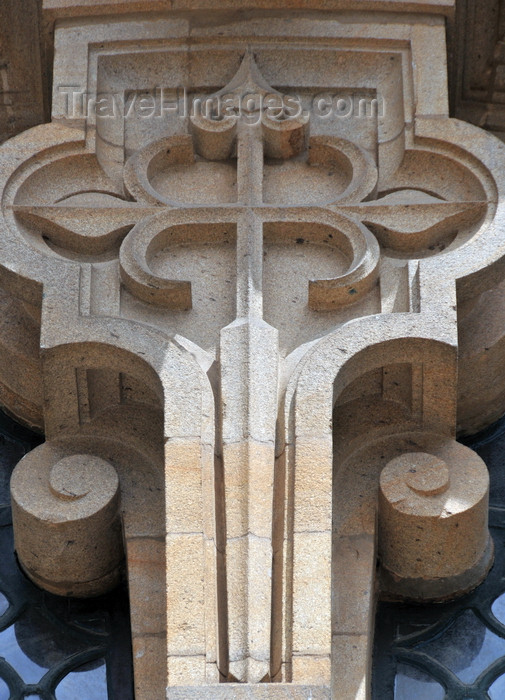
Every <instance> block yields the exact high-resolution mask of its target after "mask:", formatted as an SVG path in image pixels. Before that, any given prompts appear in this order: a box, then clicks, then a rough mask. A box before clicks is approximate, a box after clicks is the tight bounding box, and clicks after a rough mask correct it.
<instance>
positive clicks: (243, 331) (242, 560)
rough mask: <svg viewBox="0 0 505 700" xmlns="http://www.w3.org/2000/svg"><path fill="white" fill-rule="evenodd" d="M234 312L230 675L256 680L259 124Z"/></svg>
mask: <svg viewBox="0 0 505 700" xmlns="http://www.w3.org/2000/svg"><path fill="white" fill-rule="evenodd" d="M237 158H238V192H239V199H240V201H241V203H242V204H244V205H245V208H244V211H243V214H242V215H241V218H240V219H239V221H238V227H237V316H238V318H237V319H236V320H235V321H234V322H233V323H231V324H230V325H229V326H227V327H226V328H223V330H222V331H221V342H220V367H221V412H222V449H223V461H224V480H225V504H226V506H225V507H226V537H227V540H226V572H227V573H226V581H227V598H228V642H229V674H230V676H231V677H233V678H234V679H236V680H237V681H240V682H248V683H258V682H260V681H262V680H268V679H269V675H270V618H271V600H272V579H271V570H272V505H273V503H272V499H273V479H274V460H275V424H276V417H277V384H278V334H277V331H276V329H274V328H272V327H271V326H269V325H268V324H267V323H266V322H265V321H263V319H262V317H261V315H262V293H261V283H262V262H263V231H262V223H261V220H260V219H259V218H258V217H257V216H256V215H255V214H254V211H253V209H251V208H250V207H251V206H253V205H255V204H259V203H260V202H261V186H262V177H263V168H262V165H263V149H262V140H261V126H260V125H257V126H251V125H249V124H247V123H245V124H241V125H240V127H239V132H238V144H237Z"/></svg>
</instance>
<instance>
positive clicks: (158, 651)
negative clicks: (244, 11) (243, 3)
mask: <svg viewBox="0 0 505 700" xmlns="http://www.w3.org/2000/svg"><path fill="white" fill-rule="evenodd" d="M418 5H419V3H418ZM420 5H423V3H420ZM382 9H383V8H382ZM422 9H424V10H426V9H429V8H427V7H424V5H423V8H422ZM191 17H192V16H191ZM191 17H190V16H188V17H186V16H184V17H182V16H177V17H175V16H173V17H172V16H170V14H167V15H166V16H165V15H164V16H158V15H153V16H152V17H151V16H150V15H149V13H148V12H147V11H146V14H145V16H143V20H144V21H143V22H142V23H138V22H136V21H135V18H134V17H132V16H130V15H125V16H124V17H123V18H120V17H118V18H116V19H114V20H113V21H110V22H100V21H98V20H94V21H88V20H86V19H83V20H82V21H76V22H74V23H68V24H66V23H62V24H61V25H59V26H58V27H57V30H56V49H57V51H56V60H55V72H54V96H53V122H52V123H51V124H48V125H44V126H41V127H36V128H35V129H33V130H30V131H28V132H25V133H24V134H22V135H20V136H18V137H16V138H15V139H13V140H11V141H9V142H7V143H6V144H5V145H4V146H3V147H2V150H1V152H0V164H1V168H0V173H1V177H2V182H1V186H2V220H1V235H0V250H1V266H0V286H1V289H2V304H3V306H4V308H5V310H6V314H7V318H9V319H10V323H9V324H4V325H3V326H2V327H0V352H1V354H2V358H3V360H4V362H3V363H2V367H1V368H0V399H1V400H2V402H3V404H4V405H6V406H7V408H8V409H9V410H10V411H11V412H13V413H14V414H16V415H17V416H18V417H19V418H20V419H22V420H24V421H25V422H27V423H30V424H31V425H36V426H38V427H40V428H43V429H44V431H45V434H46V443H45V444H44V445H42V446H40V447H38V448H36V450H34V451H33V452H32V453H31V454H30V455H28V456H27V457H25V458H24V459H23V460H22V461H21V462H20V464H19V465H18V467H17V469H16V473H15V476H14V479H13V483H12V497H13V503H14V516H15V521H14V525H15V533H16V547H17V551H18V555H19V557H20V561H21V563H22V565H23V566H24V568H25V570H26V572H27V573H28V575H29V576H31V577H32V578H33V580H35V581H36V582H37V583H38V584H39V585H43V586H46V587H47V588H48V589H49V590H53V591H56V592H59V593H63V594H67V595H72V594H74V595H75V594H76V593H78V594H83V593H84V594H88V595H92V594H94V593H96V592H97V591H98V590H103V589H104V588H106V587H109V586H110V585H112V583H113V582H114V581H117V578H118V575H119V560H120V557H121V555H122V549H121V548H122V546H123V544H124V551H125V556H126V567H127V575H128V582H129V590H130V599H131V608H132V633H133V643H134V659H135V678H136V693H137V698H138V700H143V699H147V698H153V699H156V700H159V698H161V697H163V696H164V695H165V689H166V694H167V697H168V698H170V699H172V698H179V697H181V698H182V697H184V698H185V699H186V698H190V697H200V698H208V697H216V698H218V697H223V698H225V697H234V698H240V697H258V698H260V697H290V698H291V697H292V698H296V697H304V698H305V697H307V696H308V695H307V693H308V694H309V696H311V697H313V698H314V700H315V698H323V697H324V698H329V697H333V698H335V699H338V700H346V699H347V698H349V699H350V698H358V697H366V696H367V692H368V690H367V689H368V687H369V678H368V668H369V658H370V647H371V640H372V626H373V620H372V613H373V609H374V600H375V596H376V590H377V588H379V587H380V588H381V590H382V592H383V594H385V595H390V596H400V597H401V596H407V597H410V598H417V599H443V598H446V597H450V596H452V595H456V594H459V593H461V592H462V591H464V590H468V589H470V588H471V587H473V586H475V585H477V583H478V582H479V581H480V580H481V579H482V578H483V576H484V575H485V574H486V572H487V570H488V568H489V566H490V564H491V561H492V543H491V541H490V540H489V536H488V532H487V510H486V509H487V472H486V470H485V467H484V465H483V463H482V462H481V461H480V460H479V459H478V458H477V457H476V455H474V454H473V453H471V451H470V450H468V449H467V448H462V447H461V446H458V445H457V444H456V443H455V440H454V438H455V432H456V426H457V417H456V410H457V403H458V391H459V394H460V396H461V397H462V401H461V402H460V405H461V406H462V407H463V410H460V416H459V422H460V426H461V427H462V428H463V429H464V430H473V429H475V427H480V426H477V423H476V421H478V420H479V418H478V417H477V416H478V414H479V412H480V414H481V415H482V416H483V418H482V421H483V422H486V421H488V420H490V419H492V417H493V416H494V415H495V414H499V413H502V412H503V410H504V409H505V401H503V400H502V398H501V397H502V395H503V390H504V389H505V387H504V386H503V384H504V377H503V376H500V377H498V378H497V377H492V381H493V382H497V383H498V384H497V386H496V390H495V391H494V392H492V393H489V394H488V395H490V396H491V397H492V398H491V400H490V401H489V402H488V403H487V404H486V403H485V402H483V401H482V396H483V395H484V394H485V393H486V392H485V391H483V389H482V386H481V387H480V388H478V389H477V390H476V391H475V397H476V398H475V400H473V399H472V395H473V393H474V380H473V376H472V375H473V374H474V368H475V366H479V365H481V364H482V362H484V357H486V353H488V355H487V356H488V357H489V356H491V357H495V358H496V357H500V353H501V346H502V334H501V332H500V331H499V330H496V332H495V335H494V339H493V341H492V342H491V343H490V344H489V345H488V346H487V347H486V350H485V351H484V349H482V348H480V347H479V346H478V343H477V344H476V346H475V343H474V346H473V347H474V349H473V350H472V347H471V342H469V341H465V340H464V338H465V337H471V336H472V329H473V328H477V329H478V324H477V322H476V318H475V310H476V309H478V308H479V307H480V305H485V304H486V299H488V298H489V295H493V294H494V296H491V298H492V304H493V305H494V306H493V310H494V312H495V316H496V317H497V318H499V317H500V314H501V313H502V311H501V309H502V304H501V296H499V295H497V294H496V290H499V289H501V287H500V285H501V284H502V279H503V259H504V253H505V246H504V243H503V234H502V227H503V223H502V219H503V213H502V207H503V203H502V191H503V188H504V182H503V175H502V172H501V164H502V163H505V150H504V148H505V147H504V146H503V145H501V144H500V143H498V142H497V141H495V140H494V139H493V138H492V137H490V136H488V135H486V134H484V133H482V132H481V131H479V130H478V129H476V128H474V127H470V126H468V125H466V124H464V123H462V122H458V121H455V120H450V119H449V118H448V115H447V100H446V93H447V88H446V81H445V75H444V72H443V66H444V61H445V43H444V25H443V20H442V19H441V18H440V17H435V16H434V15H419V16H416V15H411V14H405V15H401V14H399V15H394V16H391V17H389V19H390V20H391V21H390V22H389V23H383V22H382V21H379V19H378V18H375V20H374V19H373V18H372V20H371V19H370V16H368V15H367V14H366V13H359V12H357V13H356V14H354V15H352V16H348V15H345V14H344V15H343V14H339V13H335V14H334V15H333V14H332V15H331V16H329V15H326V14H325V15H324V16H323V15H321V16H319V15H317V14H316V15H307V16H293V17H291V16H289V15H286V16H282V15H281V16H276V17H269V18H265V17H262V16H258V17H254V18H249V19H247V18H245V19H244V18H242V17H239V16H235V15H233V16H228V17H219V21H218V20H216V22H214V23H212V24H208V25H205V26H204V25H198V23H196V24H195V23H194V22H192V19H191ZM161 81H163V85H165V86H166V87H167V89H168V90H169V93H170V95H171V96H172V97H173V99H174V100H175V101H176V102H175V103H174V104H175V105H176V106H177V110H179V111H178V112H177V114H176V115H174V116H173V118H171V119H165V120H159V121H155V117H154V116H153V115H151V117H152V118H151V119H145V120H143V118H142V114H140V115H139V114H133V116H131V115H129V116H126V115H125V114H120V115H117V114H115V113H113V112H112V113H108V112H106V113H105V114H101V113H100V110H99V109H96V110H95V111H94V112H93V111H92V112H91V113H89V112H88V111H85V112H80V111H79V110H80V109H81V108H82V106H83V105H84V103H85V101H82V100H78V101H77V113H76V107H75V104H76V103H75V101H73V98H72V99H69V94H73V95H75V94H85V95H86V97H87V98H88V100H89V99H94V100H95V102H94V104H95V107H97V105H99V103H100V100H101V99H102V100H103V99H104V97H103V96H104V95H105V96H107V95H109V96H110V95H115V96H116V97H117V95H120V96H122V100H123V106H125V105H127V104H130V106H131V104H134V103H135V101H136V99H137V98H138V99H139V100H140V99H147V97H146V96H151V97H152V104H153V105H154V107H155V108H157V106H159V105H157V100H158V101H159V100H162V99H164V98H163V97H162V96H161V97H160V95H159V94H158V93H157V92H156V91H153V90H152V87H153V84H155V83H156V82H158V83H159V84H162V83H161ZM69 85H70V86H74V87H72V88H69ZM181 85H183V86H184V89H185V91H186V92H185V93H184V100H186V99H187V98H188V96H189V103H190V105H191V106H193V105H195V104H199V105H200V108H199V109H196V111H193V110H192V109H187V104H186V103H185V102H184V104H183V103H181V97H180V87H181ZM76 86H78V87H76ZM222 86H225V87H222ZM72 91H73V92H72ZM132 95H133V96H134V97H135V99H133V98H132V97H131V96H132ZM248 96H252V98H251V99H249V97H248ZM293 96H296V97H297V99H299V101H298V102H297V101H296V100H295V99H294V98H293ZM349 96H352V98H353V99H354V100H356V101H357V102H358V107H359V105H360V104H361V105H363V104H364V105H365V114H364V115H363V114H362V115H361V116H360V112H359V109H358V112H357V114H353V118H352V119H351V118H348V119H347V120H343V119H340V120H339V119H338V115H337V114H336V113H335V111H333V112H331V110H334V109H335V107H334V105H336V104H337V103H338V99H344V100H345V98H346V97H349ZM378 97H379V98H380V100H378V99H377V98H378ZM253 98H254V99H253ZM360 100H361V102H360ZM223 102H225V103H226V104H225V106H226V110H225V113H224V114H222V113H220V112H219V111H218V107H219V108H222V106H223ZM86 104H87V105H88V106H89V101H88V102H86ZM69 105H70V106H71V107H72V114H70V113H69V111H68V110H69ZM202 105H203V106H202ZM144 106H145V105H144ZM297 106H298V107H299V109H295V107H297ZM322 107H324V108H325V110H326V111H328V110H330V115H329V116H330V117H331V118H328V114H322V111H323V110H322ZM367 107H368V112H366V108H367ZM379 107H380V109H379ZM13 327H14V328H15V329H16V330H15V332H13V331H12V328H13ZM488 332H489V331H488ZM458 334H459V339H458ZM461 339H463V340H461ZM458 343H460V346H459V352H460V353H461V354H462V355H463V356H465V357H466V358H467V359H466V364H463V365H462V366H461V371H460V377H459V380H458V376H457V369H458ZM465 353H466V355H465ZM13 369H15V370H16V371H17V373H18V374H19V375H20V379H19V380H16V383H14V382H13V379H12V377H13V372H12V370H13ZM27 380H28V381H27ZM458 381H459V384H458ZM465 397H466V398H465ZM462 474H468V475H469V476H468V478H467V479H462ZM117 479H119V490H120V498H121V503H119V499H118V497H117V491H116V490H115V489H114V488H113V485H114V484H116V481H117ZM472 479H473V480H474V481H473V482H472ZM102 482H103V486H100V484H101V483H102ZM379 484H380V493H379ZM32 485H36V488H32ZM476 485H477V486H476ZM477 487H478V488H477ZM106 495H107V498H106ZM451 498H452V499H453V500H454V501H455V503H454V505H453V506H451ZM104 499H105V501H106V503H104ZM46 502H47V509H46V508H45V504H46ZM42 506H44V508H42ZM451 508H452V509H451ZM378 511H379V512H378ZM119 517H120V518H121V521H122V524H123V531H124V537H123V538H122V539H123V542H121V538H119V537H117V539H116V540H112V539H111V534H110V533H111V532H114V533H116V534H117V532H118V527H117V526H118V523H119V520H118V518H119ZM377 522H378V524H377ZM37 523H39V525H37ZM416 524H418V525H419V527H420V528H422V530H423V533H424V534H423V536H422V537H419V538H418V539H419V542H420V544H416V542H417V538H415V537H414V538H413V539H414V542H412V541H411V539H412V538H406V537H405V533H406V532H407V529H406V528H407V525H408V526H409V527H412V528H414V529H415V528H416V527H417V525H416ZM111 528H112V529H111ZM456 528H461V529H460V531H459V533H458V534H457V535H456V534H454V533H455V531H456ZM35 532H38V535H37V536H35V535H34V534H33V533H35ZM45 532H50V533H51V538H48V537H46V536H42V533H45ZM69 533H70V534H69ZM465 533H466V534H465ZM470 534H471V535H472V536H473V540H472V543H471V546H470V545H469V538H470ZM39 535H40V536H39ZM402 537H403V539H402ZM448 541H449V542H452V543H453V545H452V548H451V554H452V555H454V556H453V557H452V558H451V557H449V556H448V550H447V549H446V550H444V554H440V553H439V552H440V547H442V543H443V544H445V545H447V542H448ZM111 542H116V545H115V546H111ZM377 542H378V543H379V544H378V546H379V550H378V551H377ZM93 547H96V548H97V552H98V554H97V556H96V557H94V556H93V553H92V552H91V551H90V550H91V549H92V548H93ZM377 556H379V559H380V560H381V561H382V563H383V567H382V572H381V575H380V577H379V578H377V577H376V576H375V568H376V560H377ZM437 557H442V559H443V561H440V560H439V559H437ZM38 560H40V562H41V564H40V565H39V564H38ZM84 562H85V563H86V566H83V563H84ZM93 567H95V568H93ZM238 684H240V685H238ZM247 693H252V695H247Z"/></svg>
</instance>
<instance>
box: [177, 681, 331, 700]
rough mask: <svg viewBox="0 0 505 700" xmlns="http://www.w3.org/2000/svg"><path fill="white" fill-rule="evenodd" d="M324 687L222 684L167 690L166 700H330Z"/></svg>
mask: <svg viewBox="0 0 505 700" xmlns="http://www.w3.org/2000/svg"><path fill="white" fill-rule="evenodd" d="M330 697H331V694H330V689H329V688H328V687H325V686H315V685H295V684H293V683H256V684H248V685H245V684H242V683H223V684H222V685H215V686H209V685H206V686H178V687H175V688H168V689H167V700H249V699H251V700H330Z"/></svg>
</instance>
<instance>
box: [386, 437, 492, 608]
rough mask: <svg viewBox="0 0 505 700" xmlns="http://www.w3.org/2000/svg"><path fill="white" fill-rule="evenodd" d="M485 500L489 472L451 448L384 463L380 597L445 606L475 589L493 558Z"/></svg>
mask: <svg viewBox="0 0 505 700" xmlns="http://www.w3.org/2000/svg"><path fill="white" fill-rule="evenodd" d="M488 493H489V476H488V471H487V468H486V465H485V464H484V462H483V461H482V460H481V458H480V457H479V456H478V455H477V454H476V453H475V452H473V450H471V449H469V448H468V447H465V446H464V445H461V444H459V443H457V442H455V441H449V442H448V443H446V444H445V446H444V450H443V455H442V454H430V453H428V452H410V453H405V454H402V455H400V456H398V457H395V458H394V459H392V460H391V461H390V462H388V464H387V465H386V466H385V468H384V469H383V471H382V473H381V476H380V489H379V556H380V560H381V566H382V589H383V591H385V592H386V594H389V595H390V596H393V597H399V598H407V599H414V600H444V599H448V598H452V597H456V596H457V595H459V594H462V593H465V592H467V591H468V590H470V589H471V588H474V587H475V586H476V585H477V584H478V583H480V581H481V580H482V579H483V578H484V576H485V575H486V573H487V571H488V570H489V567H490V566H491V562H492V557H493V545H492V540H491V539H490V537H489V533H488V527H487V524H488Z"/></svg>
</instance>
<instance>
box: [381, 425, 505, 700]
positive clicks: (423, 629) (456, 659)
mask: <svg viewBox="0 0 505 700" xmlns="http://www.w3.org/2000/svg"><path fill="white" fill-rule="evenodd" d="M464 442H465V444H467V445H468V446H469V447H471V448H472V449H474V450H475V451H476V452H477V453H478V454H479V455H480V456H481V457H482V458H483V459H484V461H485V462H486V464H487V466H488V468H489V472H490V480H491V488H490V512H489V524H490V531H491V535H492V537H493V540H494V543H495V552H496V559H495V563H494V565H493V568H492V569H491V572H490V574H489V576H488V577H487V579H486V580H485V581H484V583H483V584H481V585H480V586H479V587H478V588H477V589H476V590H475V591H473V593H470V594H469V595H467V596H464V597H463V598H461V599H459V600H457V601H454V602H452V603H444V604H433V605H399V604H392V603H384V602H381V603H379V606H378V610H377V617H376V633H375V645H374V659H373V664H374V666H373V669H374V672H373V693H372V696H373V699H374V700H413V699H415V700H463V699H465V700H503V699H504V698H505V418H502V419H501V420H500V421H499V422H498V423H496V424H495V425H494V426H492V427H491V428H489V429H488V430H486V431H483V432H482V433H480V434H479V435H476V436H474V437H473V438H471V439H467V440H465V441H464Z"/></svg>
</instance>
